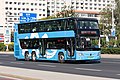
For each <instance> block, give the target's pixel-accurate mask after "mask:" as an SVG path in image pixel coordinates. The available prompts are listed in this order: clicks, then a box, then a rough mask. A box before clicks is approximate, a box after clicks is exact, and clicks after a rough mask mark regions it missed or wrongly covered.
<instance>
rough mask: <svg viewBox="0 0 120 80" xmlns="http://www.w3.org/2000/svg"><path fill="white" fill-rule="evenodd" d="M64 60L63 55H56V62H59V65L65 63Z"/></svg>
mask: <svg viewBox="0 0 120 80" xmlns="http://www.w3.org/2000/svg"><path fill="white" fill-rule="evenodd" d="M64 59H65V57H64V54H62V53H60V54H59V55H58V61H59V62H60V63H63V62H65V60H64Z"/></svg>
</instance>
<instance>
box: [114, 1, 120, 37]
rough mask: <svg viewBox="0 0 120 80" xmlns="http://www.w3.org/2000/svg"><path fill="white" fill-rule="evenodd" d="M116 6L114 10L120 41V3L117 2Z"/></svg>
mask: <svg viewBox="0 0 120 80" xmlns="http://www.w3.org/2000/svg"><path fill="white" fill-rule="evenodd" d="M115 2H116V6H115V10H114V18H115V25H116V27H115V28H116V35H117V37H118V39H120V1H119V0H115Z"/></svg>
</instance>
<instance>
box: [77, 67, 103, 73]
mask: <svg viewBox="0 0 120 80" xmlns="http://www.w3.org/2000/svg"><path fill="white" fill-rule="evenodd" d="M75 69H79V70H86V71H98V72H99V71H102V70H98V69H88V68H75Z"/></svg>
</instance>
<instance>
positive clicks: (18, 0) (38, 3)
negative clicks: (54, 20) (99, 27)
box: [0, 0, 114, 35]
mask: <svg viewBox="0 0 120 80" xmlns="http://www.w3.org/2000/svg"><path fill="white" fill-rule="evenodd" d="M113 1H114V0H0V35H1V34H4V30H5V29H6V28H9V29H11V31H14V28H13V26H14V24H15V23H19V19H20V13H21V12H23V13H36V14H37V19H40V18H44V17H47V16H52V15H55V14H56V13H58V12H60V11H61V10H62V9H63V7H64V6H65V5H66V6H67V7H68V6H69V7H72V8H73V9H74V10H77V11H78V12H79V11H87V12H89V11H94V12H95V11H96V12H99V11H101V10H102V9H103V8H105V7H106V6H107V5H108V4H111V3H114V2H113Z"/></svg>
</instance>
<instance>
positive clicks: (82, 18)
mask: <svg viewBox="0 0 120 80" xmlns="http://www.w3.org/2000/svg"><path fill="white" fill-rule="evenodd" d="M62 19H78V20H98V19H97V18H86V17H65V18H54V19H45V20H39V21H35V22H42V21H52V20H62ZM35 22H26V23H18V24H27V23H35Z"/></svg>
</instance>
